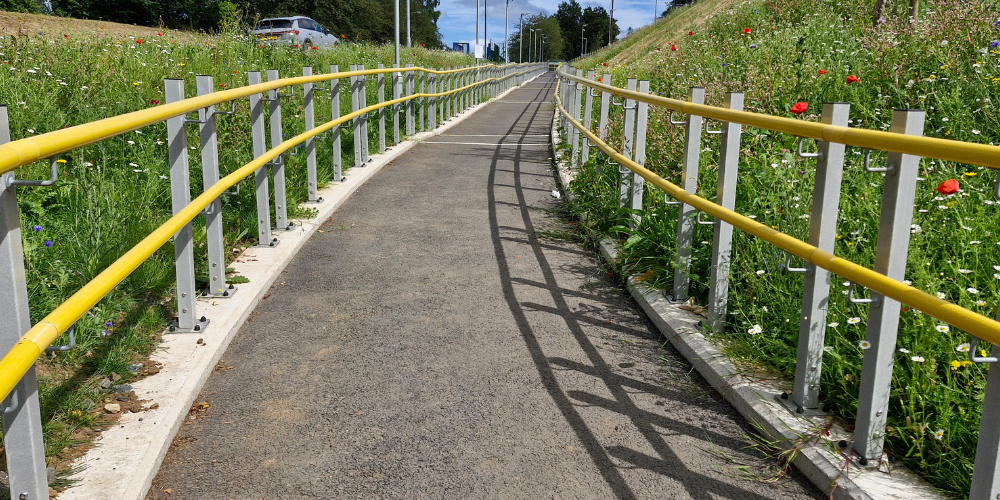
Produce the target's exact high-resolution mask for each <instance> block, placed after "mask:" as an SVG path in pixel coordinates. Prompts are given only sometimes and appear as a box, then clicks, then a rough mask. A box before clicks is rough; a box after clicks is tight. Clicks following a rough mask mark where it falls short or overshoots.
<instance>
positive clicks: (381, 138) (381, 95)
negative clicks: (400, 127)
mask: <svg viewBox="0 0 1000 500" xmlns="http://www.w3.org/2000/svg"><path fill="white" fill-rule="evenodd" d="M384 68H385V65H384V64H382V63H379V65H378V69H384ZM376 88H377V89H378V90H377V92H378V103H379V104H382V103H384V102H385V74H384V73H379V74H378V84H377V86H376ZM378 152H379V153H385V108H378Z"/></svg>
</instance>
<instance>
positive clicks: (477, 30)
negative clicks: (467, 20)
mask: <svg viewBox="0 0 1000 500" xmlns="http://www.w3.org/2000/svg"><path fill="white" fill-rule="evenodd" d="M478 47H479V0H476V47H473V48H472V53H473V54H475V53H476V48H478ZM476 61H479V56H476Z"/></svg>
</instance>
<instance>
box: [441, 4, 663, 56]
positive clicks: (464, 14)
mask: <svg viewBox="0 0 1000 500" xmlns="http://www.w3.org/2000/svg"><path fill="white" fill-rule="evenodd" d="M476 1H477V0H441V6H440V7H438V10H440V11H441V18H440V19H439V20H438V28H439V29H440V30H441V35H442V37H441V39H442V40H443V41H444V43H445V44H446V45H447V46H449V47H451V44H452V42H469V43H470V44H471V43H473V42H474V40H475V39H476ZM479 1H480V2H482V1H484V0H479ZM485 1H486V19H487V22H486V24H487V26H486V30H485V36H486V37H487V39H488V40H487V39H484V42H483V43H485V41H489V40H492V42H493V43H495V44H497V45H500V46H501V47H502V46H503V39H504V3H503V2H504V0H485ZM560 1H561V0H510V4H509V13H510V31H511V32H512V33H513V32H516V30H517V29H516V25H517V22H518V16H519V15H520V14H521V13H522V12H526V13H529V14H538V13H542V14H545V15H549V16H550V15H552V14H555V12H556V9H558V8H559V3H560ZM577 1H578V2H579V3H580V6H581V7H583V8H587V7H604V10H610V8H611V1H610V0H607V1H605V2H596V1H589V0H583V1H581V0H577ZM664 1H666V0H648V1H647V0H615V12H614V15H615V21H617V23H618V27H619V28H620V29H621V31H622V35H624V34H625V32H626V31H628V28H629V27H630V26H631V27H632V28H633V29H639V27H640V26H645V25H647V24H649V23H651V22H653V13H654V2H655V10H656V11H658V12H657V13H659V12H663V10H664V9H665V6H664ZM479 31H480V34H479V36H480V38H483V36H484V35H483V23H482V21H480V26H479Z"/></svg>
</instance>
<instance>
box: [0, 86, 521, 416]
mask: <svg viewBox="0 0 1000 500" xmlns="http://www.w3.org/2000/svg"><path fill="white" fill-rule="evenodd" d="M393 69H395V68H393ZM375 71H381V70H375ZM528 72H529V71H522V72H518V73H514V74H512V75H508V76H516V75H521V74H525V73H528ZM348 73H349V76H353V75H356V74H358V73H359V72H357V71H355V72H348ZM337 74H340V73H337ZM345 74H346V73H345ZM325 76H329V75H325ZM307 78H311V77H307ZM503 78H506V77H503ZM500 79H501V78H487V79H484V80H482V81H480V82H476V83H473V84H470V85H466V86H465V87H461V88H457V89H452V90H449V91H447V92H438V93H433V94H428V93H418V94H413V95H409V96H404V97H400V98H398V99H392V100H389V101H385V102H382V103H378V104H373V105H371V106H367V107H365V108H362V109H359V110H357V111H353V112H351V113H348V114H346V115H343V116H341V117H339V118H337V119H334V120H330V121H328V122H326V123H324V124H323V125H320V126H318V127H315V128H313V129H310V130H307V131H305V132H303V133H301V134H299V135H297V136H295V137H292V138H289V139H288V140H286V141H284V142H282V143H281V144H279V145H277V146H275V147H273V148H271V149H270V150H268V151H267V152H265V153H264V154H263V155H261V156H259V157H257V158H255V159H254V160H253V161H251V162H250V163H247V164H246V165H244V166H242V167H240V168H239V169H237V170H235V171H234V172H232V173H231V174H229V175H227V176H225V177H223V178H222V179H220V180H219V181H218V182H216V183H215V184H213V185H212V186H211V187H209V188H208V189H206V190H205V191H204V192H203V193H202V194H201V195H199V196H198V197H197V198H195V199H194V200H192V201H191V202H190V203H189V204H188V205H187V206H186V207H184V208H183V209H182V210H181V211H180V212H178V213H177V214H175V215H174V216H172V217H170V218H169V219H167V221H166V222H164V223H163V224H162V225H160V226H159V227H158V228H156V229H155V230H154V231H153V232H152V233H150V234H149V236H146V237H145V238H143V239H142V241H140V242H139V243H137V244H136V245H135V246H134V247H132V248H131V249H130V250H129V251H128V252H126V253H125V254H124V255H122V256H121V257H119V258H118V259H117V260H115V261H114V262H113V263H112V264H111V265H110V266H108V267H107V268H106V269H105V270H104V271H102V272H101V273H100V274H98V275H97V276H96V277H94V279H92V280H91V281H90V282H89V283H87V284H86V285H84V286H83V288H81V289H80V290H78V291H77V292H76V293H74V294H73V295H72V296H70V298H69V299H66V301H65V302H63V303H62V304H60V305H59V306H58V307H56V308H55V309H54V310H53V311H52V312H50V313H49V314H48V315H47V316H45V317H44V318H42V320H41V321H39V322H38V323H36V324H35V326H33V327H32V328H31V329H30V330H28V332H27V333H25V334H24V336H23V337H21V339H20V340H19V341H18V342H17V343H16V344H14V347H12V348H11V350H10V351H7V353H6V354H4V356H3V358H2V359H0V394H2V396H0V400H2V399H4V398H6V397H7V395H8V394H10V392H11V391H12V390H13V389H14V387H15V386H16V385H17V383H18V382H19V381H20V380H21V377H23V376H24V374H25V373H26V372H27V371H28V369H30V368H31V366H32V365H33V364H34V363H35V360H36V359H38V356H40V355H41V353H42V351H43V350H45V348H46V347H48V346H49V345H51V344H52V342H55V340H56V339H57V338H59V336H60V335H62V334H63V333H64V332H65V331H66V329H68V328H69V327H70V326H72V325H73V324H75V323H76V322H77V321H79V319H80V318H81V317H82V316H83V315H84V314H85V313H86V312H87V311H88V310H90V308H92V307H94V305H96V304H97V303H98V302H99V301H100V300H101V299H103V298H104V296H105V295H107V294H108V292H110V291H111V290H112V289H113V288H114V287H116V286H118V284H119V283H121V282H122V280H124V279H125V277H127V276H128V275H129V274H131V272H132V271H134V270H135V269H136V268H137V267H139V266H140V265H141V264H142V263H143V262H145V261H146V259H148V258H149V256H150V255H152V254H153V252H155V251H156V250H158V249H159V248H160V247H161V246H163V244H164V243H166V242H167V240H169V239H170V238H171V237H172V236H173V235H174V234H176V233H177V231H179V230H180V229H181V228H182V227H184V225H185V224H188V223H189V222H191V221H192V220H193V219H194V218H195V217H197V216H198V215H199V213H201V211H202V210H204V209H205V208H206V207H208V205H209V204H210V203H212V201H214V200H215V199H216V198H218V197H219V196H222V193H223V192H225V191H226V190H228V189H229V188H231V187H233V185H235V184H236V183H237V182H240V181H242V180H243V179H244V178H246V177H247V176H249V175H250V174H251V173H253V172H254V171H256V170H257V169H258V168H260V167H262V166H264V165H265V164H266V163H267V162H269V161H271V160H273V159H274V158H276V157H277V156H278V155H280V154H281V153H284V152H285V151H288V150H289V149H291V148H292V147H294V146H295V145H297V144H300V143H302V142H303V141H305V140H306V139H309V138H312V137H315V136H317V135H319V134H322V133H323V132H326V131H327V130H330V129H332V128H333V127H336V126H337V125H340V124H342V123H346V122H348V121H350V120H352V119H354V118H357V117H359V116H362V115H364V114H366V113H370V112H372V111H375V110H377V109H379V108H384V107H388V106H392V105H395V104H401V103H404V102H406V101H409V100H412V99H418V98H421V97H441V96H445V95H448V94H453V93H456V92H461V91H463V90H467V89H469V88H471V87H475V86H477V85H482V84H485V83H489V82H492V81H499V80H500ZM278 81H280V80H276V81H275V82H268V83H277V82H278ZM251 87H259V86H258V85H254V86H251ZM275 88H277V87H275ZM269 90H273V89H269ZM252 93H257V92H252ZM191 100H199V102H201V101H200V98H192V99H186V100H185V101H179V102H178V103H173V104H180V103H184V102H186V101H191ZM201 107H205V106H201ZM194 109H195V110H196V109H200V108H194ZM130 114H134V113H130ZM180 114H182V113H176V114H174V115H171V116H169V117H168V118H172V117H174V116H178V115H180ZM183 114H186V112H184V113H183ZM124 116H127V115H124ZM102 121H103V120H102ZM74 128H75V127H74ZM64 130H71V129H64Z"/></svg>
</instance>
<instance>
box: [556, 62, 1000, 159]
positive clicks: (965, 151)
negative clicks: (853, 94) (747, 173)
mask: <svg viewBox="0 0 1000 500" xmlns="http://www.w3.org/2000/svg"><path fill="white" fill-rule="evenodd" d="M559 76H561V77H562V78H565V79H567V80H572V81H574V82H577V83H581V84H583V85H586V86H588V87H592V88H595V89H598V90H601V91H603V92H607V93H609V94H612V95H616V96H618V97H627V98H629V99H633V100H635V101H639V102H644V103H647V104H651V105H653V106H658V107H661V108H667V109H670V110H672V111H679V112H681V113H685V114H689V115H698V116H702V117H705V118H711V119H715V120H720V121H725V122H732V123H739V124H741V125H747V126H750V127H757V128H763V129H768V130H773V131H775V132H784V133H786V134H791V135H795V136H799V137H808V138H811V139H819V140H822V141H826V142H836V143H840V144H845V145H847V146H855V147H859V148H865V149H876V150H881V151H891V152H895V153H903V154H912V155H917V156H923V157H927V158H936V159H939V160H948V161H954V162H958V163H967V164H970V165H980V166H983V167H988V168H992V169H1000V146H990V145H987V144H976V143H971V142H962V141H955V140H950V139H938V138H934V137H918V136H912V135H905V134H894V133H892V132H882V131H878V130H865V129H859V128H851V127H841V126H837V125H824V124H822V123H812V122H807V121H803V120H795V119H792V118H784V117H780V116H771V115H765V114H762V113H752V112H750V111H734V110H730V109H725V108H717V107H715V106H708V105H706V104H693V103H690V102H687V101H680V100H677V99H671V98H669V97H661V96H657V95H652V94H645V93H642V92H635V91H631V90H625V89H620V88H618V87H614V86H611V85H608V84H606V83H599V82H595V81H593V80H588V79H586V78H582V77H579V76H576V75H573V74H571V73H568V72H566V71H564V70H562V69H560V70H559Z"/></svg>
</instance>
